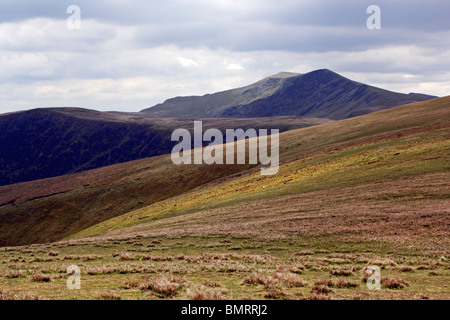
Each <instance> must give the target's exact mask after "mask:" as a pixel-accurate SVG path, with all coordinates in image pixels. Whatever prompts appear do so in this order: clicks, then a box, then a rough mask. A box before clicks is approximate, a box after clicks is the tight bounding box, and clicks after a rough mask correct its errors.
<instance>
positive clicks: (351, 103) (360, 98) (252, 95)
mask: <svg viewBox="0 0 450 320" xmlns="http://www.w3.org/2000/svg"><path fill="white" fill-rule="evenodd" d="M431 98H435V97H433V96H427V95H422V94H416V93H414V94H402V93H396V92H391V91H388V90H384V89H380V88H376V87H372V86H369V85H366V84H363V83H359V82H355V81H352V80H349V79H347V78H345V77H343V76H341V75H339V74H337V73H334V72H332V71H330V70H327V69H321V70H316V71H312V72H310V73H307V74H298V73H287V72H282V73H278V74H276V75H273V76H270V77H267V78H265V79H263V80H261V81H258V82H256V83H254V84H252V85H249V86H246V87H243V88H237V89H232V90H227V91H223V92H218V93H214V94H207V95H204V96H192V97H177V98H173V99H169V100H167V101H165V102H164V103H162V104H158V105H156V106H154V107H151V108H148V109H144V110H142V111H141V113H143V114H145V115H146V116H148V117H169V118H170V117H176V118H255V117H273V116H308V117H318V118H329V119H334V120H340V119H345V118H349V117H354V116H358V115H363V114H367V113H370V112H374V111H379V110H383V109H388V108H392V107H396V106H400V105H403V104H407V103H413V102H419V101H425V100H429V99H431Z"/></svg>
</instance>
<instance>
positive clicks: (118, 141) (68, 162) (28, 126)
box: [0, 108, 328, 185]
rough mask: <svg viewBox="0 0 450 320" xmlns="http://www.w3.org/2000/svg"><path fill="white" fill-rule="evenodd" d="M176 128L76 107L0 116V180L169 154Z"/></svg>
mask: <svg viewBox="0 0 450 320" xmlns="http://www.w3.org/2000/svg"><path fill="white" fill-rule="evenodd" d="M326 121H328V120H326V119H312V118H305V117H278V118H275V119H270V120H268V119H261V118H259V119H244V120H239V119H237V120H233V121H232V120H230V119H228V120H227V119H206V120H205V121H204V124H203V125H204V127H205V128H211V127H214V128H219V129H221V128H230V129H231V128H235V127H242V128H249V127H253V128H268V129H270V128H279V129H280V130H281V131H285V130H290V129H295V128H301V127H305V126H309V125H315V124H320V123H323V122H326ZM176 128H187V129H189V130H192V129H193V120H190V119H150V118H145V117H142V116H138V115H137V116H136V115H133V116H131V115H123V114H117V113H107V112H99V111H94V110H87V109H81V108H43V109H34V110H29V111H24V112H15V113H9V114H4V115H0V150H2V152H1V153H0V185H7V184H13V183H18V182H23V181H31V180H36V179H43V178H48V177H54V176H59V175H64V174H69V173H75V172H81V171H84V170H89V169H94V168H99V167H103V166H107V165H112V164H116V163H123V162H127V161H131V160H136V159H142V158H147V157H152V156H157V155H161V154H166V153H170V152H171V150H172V148H173V146H174V144H175V142H172V141H171V134H172V132H173V130H175V129H176Z"/></svg>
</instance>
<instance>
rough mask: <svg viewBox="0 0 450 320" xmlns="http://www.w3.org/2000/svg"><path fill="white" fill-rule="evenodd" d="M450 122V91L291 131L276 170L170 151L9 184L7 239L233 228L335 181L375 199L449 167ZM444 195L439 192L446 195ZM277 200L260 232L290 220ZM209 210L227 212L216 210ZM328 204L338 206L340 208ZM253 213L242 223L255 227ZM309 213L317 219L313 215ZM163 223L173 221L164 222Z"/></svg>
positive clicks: (1, 236) (4, 215)
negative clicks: (185, 158) (399, 182)
mask: <svg viewBox="0 0 450 320" xmlns="http://www.w3.org/2000/svg"><path fill="white" fill-rule="evenodd" d="M265 120H267V121H272V119H270V118H269V119H265ZM220 121H223V119H220ZM449 128H450V97H445V98H439V99H433V100H430V101H426V102H419V103H415V104H409V105H405V106H401V107H397V108H392V109H389V110H383V111H379V112H375V113H372V114H369V115H364V116H360V117H355V118H351V119H345V120H340V121H330V122H326V123H323V124H320V125H316V126H311V127H308V128H301V129H296V130H290V131H287V132H284V133H282V134H280V163H281V167H280V170H279V173H278V174H277V175H274V176H261V175H260V170H259V166H257V165H212V166H209V165H206V164H203V165H181V166H176V165H174V164H173V163H172V162H171V159H170V155H162V156H158V157H153V158H146V159H141V160H136V161H131V162H127V163H122V164H116V165H113V166H107V167H103V168H99V169H95V170H89V171H84V172H81V173H76V174H71V175H66V176H60V177H54V178H48V179H43V180H36V181H31V182H24V183H19V184H13V185H8V186H2V187H0V221H1V222H0V245H4V246H5V245H24V244H30V243H38V242H48V241H56V240H61V239H63V238H68V237H74V238H83V237H87V236H100V235H108V236H109V235H117V234H125V235H126V234H131V233H140V232H150V231H151V232H155V234H156V233H157V234H160V233H161V232H165V231H164V230H169V231H168V232H171V233H173V234H174V235H175V234H180V233H183V232H194V233H195V232H203V231H202V230H204V231H205V232H207V231H208V230H209V231H211V230H213V231H214V232H217V233H218V234H221V232H222V233H224V232H226V233H228V232H231V233H239V232H241V231H242V232H243V231H245V230H244V229H243V227H237V225H235V226H234V229H233V226H232V225H233V222H234V221H238V220H239V221H241V220H242V219H244V220H245V219H246V217H247V215H248V214H250V212H253V211H254V210H263V211H264V210H265V209H264V205H258V201H263V202H264V203H266V204H267V202H268V201H272V200H271V199H278V198H279V197H283V196H287V195H294V196H300V195H302V194H305V193H307V192H319V191H321V190H329V189H332V188H336V190H335V191H334V192H338V190H340V188H344V187H345V188H347V187H355V186H358V185H361V184H367V183H378V185H377V186H372V187H373V188H375V189H373V190H372V191H370V190H369V191H364V192H365V193H364V194H363V195H360V196H361V197H365V198H370V197H373V192H374V190H376V191H377V192H381V190H384V189H383V188H391V187H390V184H387V183H385V182H386V181H387V180H388V179H394V180H395V179H400V178H407V179H410V180H411V181H413V182H414V181H416V182H414V183H418V182H417V181H421V180H420V179H418V178H417V179H416V177H419V176H420V175H423V174H445V173H446V172H448V170H449V169H450V168H449V166H448V163H449V162H448V148H449V145H448V142H449V139H448V135H449ZM405 181H409V180H405ZM433 183H434V184H433ZM436 183H438V182H436V181H435V182H429V183H428V184H427V186H426V190H424V191H423V192H425V194H424V195H423V199H430V198H429V197H431V196H432V194H431V193H430V194H428V193H426V192H429V189H430V188H432V187H433V185H435V184H436ZM407 184H408V183H407ZM263 187H264V188H263ZM392 188H393V189H394V191H395V190H396V189H395V187H392ZM414 188H416V187H414ZM417 188H418V187H417ZM417 188H416V189H414V190H412V191H411V195H412V196H415V195H416V194H417V192H419V191H420V189H417ZM418 190H419V191H418ZM427 190H428V191H427ZM394 191H392V190H386V193H387V195H383V194H381V195H380V197H388V199H390V198H389V197H391V196H389V194H390V193H392V192H394ZM395 192H397V191H395ZM420 192H422V191H420ZM332 194H333V193H332ZM408 194H409V193H408ZM354 195H355V193H353V192H350V191H349V195H347V196H346V197H349V198H348V199H349V201H350V203H351V201H353V200H354V198H352V197H354ZM417 196H418V197H419V196H420V197H422V194H421V193H420V194H418V195H417ZM440 196H441V195H439V197H440ZM392 197H393V198H394V199H395V195H393V196H392ZM436 197H437V196H436ZM439 197H438V198H436V199H442V198H439ZM313 199H322V200H323V201H324V203H325V202H326V199H327V198H326V197H324V196H323V195H320V194H318V195H315V196H313ZM345 199H346V198H345ZM345 199H344V198H342V199H341V198H339V199H338V200H337V203H338V204H340V203H346V201H345ZM382 199H384V198H382ZM420 199H422V198H420ZM432 199H434V198H432ZM322 200H320V201H319V202H318V203H322V202H321V201H322ZM252 201H253V202H254V201H256V202H255V203H254V204H252V205H251V207H246V208H243V207H242V208H241V205H242V204H248V203H251V202H252ZM274 201H275V200H274ZM276 201H278V202H276V205H274V206H273V208H272V207H271V208H272V209H271V210H269V211H267V213H268V214H270V215H271V216H270V217H269V218H270V219H272V220H270V221H273V225H272V226H271V227H270V228H268V229H265V231H261V234H263V233H264V234H266V233H267V234H268V233H270V232H275V233H276V232H278V231H277V230H278V229H276V227H277V223H278V221H280V223H281V220H280V217H278V216H277V215H276V213H277V212H279V211H280V210H282V211H283V212H284V211H287V212H291V211H289V208H290V205H291V204H290V202H289V201H283V199H281V200H280V199H278V200H276ZM315 201H316V200H315ZM253 202H252V203H253ZM316 202H317V201H316ZM261 203H262V202H261ZM400 204H402V203H400ZM402 205H403V204H402ZM234 206H237V207H234ZM359 206H362V204H359ZM221 208H226V210H225V209H224V210H223V211H220V210H222V209H221ZM236 208H241V209H236ZM358 208H359V207H358ZM208 210H219V212H217V213H215V215H214V216H211V215H209V214H208V212H210V211H208ZM252 210H253V211H252ZM299 210H300V209H299ZM317 210H319V209H317ZM327 210H330V212H331V211H332V210H333V207H330V208H328V209H327ZM358 210H359V209H358ZM300 211H301V210H300ZM347 211H348V210H347ZM350 211H352V212H353V211H354V210H353V209H352V210H350ZM228 212H235V213H236V214H238V213H237V212H239V215H240V216H239V217H238V216H236V217H233V218H232V219H231V218H230V219H228V218H225V216H224V218H222V219H221V218H220V216H221V215H225V214H227V213H228ZM292 212H295V211H292ZM305 212H307V211H305ZM191 214H192V215H191ZM257 216H258V217H261V215H257ZM250 217H251V216H248V219H247V220H245V222H240V223H243V226H247V227H248V228H249V229H248V231H249V232H250V231H251V226H252V223H253V220H251V219H250ZM283 217H284V216H283ZM177 219H180V220H177ZM208 219H213V220H208ZM255 219H259V218H255ZM330 219H331V218H330ZM309 220H314V221H315V218H313V217H309V218H308V217H306V218H305V220H304V221H309ZM179 221H182V222H179ZM208 221H210V222H211V223H210V224H208ZM213 221H214V223H213ZM302 221H303V220H302ZM374 221H377V220H376V219H374ZM166 222H167V223H166ZM160 224H164V228H165V229H159V230H158V225H160ZM194 225H195V226H194ZM221 225H222V227H221ZM239 226H240V225H239ZM221 228H222V229H221ZM194 229H195V230H196V231H194ZM321 229H323V226H322V227H321ZM325 229H330V228H328V227H327V228H325ZM221 230H222V231H221ZM158 232H159V233H158ZM258 232H260V231H258ZM279 232H282V230H281V231H279Z"/></svg>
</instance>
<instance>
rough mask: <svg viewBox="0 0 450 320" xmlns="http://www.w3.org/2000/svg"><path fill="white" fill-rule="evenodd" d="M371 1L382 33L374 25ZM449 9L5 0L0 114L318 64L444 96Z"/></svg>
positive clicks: (415, 4) (381, 0) (133, 105)
mask: <svg viewBox="0 0 450 320" xmlns="http://www.w3.org/2000/svg"><path fill="white" fill-rule="evenodd" d="M71 5H76V6H78V8H79V9H80V12H79V13H80V14H79V17H80V19H79V20H78V19H77V18H78V16H77V11H72V10H69V13H68V7H69V6H71ZM370 5H377V6H378V7H379V8H380V27H381V29H373V30H372V29H369V28H368V27H367V20H368V19H369V18H370V17H371V15H372V14H373V12H370V13H367V8H368V7H369V6H370ZM449 12H450V1H448V0H426V1H424V0H420V1H418V0H370V1H365V0H341V1H336V0H158V1H155V0H150V1H148V0H147V1H137V0H115V1H106V0H95V1H93V0H89V1H87V0H69V1H66V0H42V1H39V0H2V1H0V113H5V112H11V111H17V110H26V109H32V108H37V107H67V106H78V107H85V108H90V109H96V110H101V111H112V110H115V111H126V112H131V111H139V110H142V109H144V108H148V107H150V106H153V105H155V104H158V103H162V102H164V101H165V100H166V99H169V98H172V97H175V96H186V95H203V94H207V93H213V92H217V91H222V90H227V89H231V88H236V87H241V86H245V85H249V84H251V83H254V82H256V81H258V80H260V79H262V78H264V77H266V76H269V75H272V74H275V73H278V72H280V71H287V72H297V73H307V72H310V71H313V70H316V69H323V68H327V69H330V70H332V71H334V72H337V73H339V74H341V75H343V76H345V77H348V78H350V79H352V80H355V81H359V82H364V83H367V84H370V85H374V86H378V87H381V88H384V89H388V90H392V91H398V92H403V93H409V92H420V93H426V94H431V95H436V96H446V95H449V94H450V58H449V57H450V19H448V15H449ZM78 21H79V22H80V24H79V25H77V23H78ZM78 26H79V28H78Z"/></svg>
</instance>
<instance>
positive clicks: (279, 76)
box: [267, 71, 302, 79]
mask: <svg viewBox="0 0 450 320" xmlns="http://www.w3.org/2000/svg"><path fill="white" fill-rule="evenodd" d="M301 75H302V74H301V73H294V72H286V71H281V72H278V73H277V74H274V75H271V76H269V77H267V78H276V79H285V78H291V77H297V76H301Z"/></svg>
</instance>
